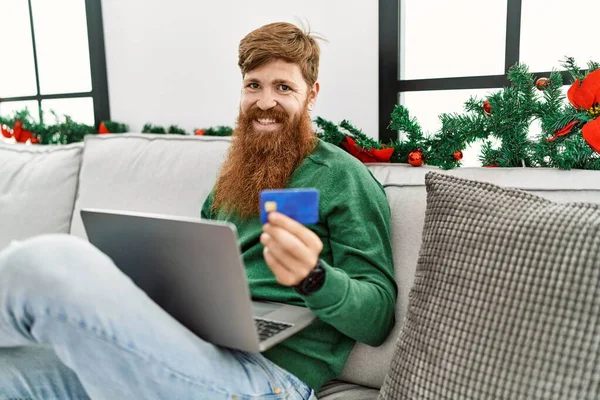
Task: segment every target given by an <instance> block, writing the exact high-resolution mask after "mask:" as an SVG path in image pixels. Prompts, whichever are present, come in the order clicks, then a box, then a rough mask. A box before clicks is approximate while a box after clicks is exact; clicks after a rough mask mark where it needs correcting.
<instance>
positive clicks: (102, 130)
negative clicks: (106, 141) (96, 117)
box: [98, 122, 110, 135]
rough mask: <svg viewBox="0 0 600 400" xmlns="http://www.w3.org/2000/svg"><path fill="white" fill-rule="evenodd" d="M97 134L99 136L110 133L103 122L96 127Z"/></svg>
mask: <svg viewBox="0 0 600 400" xmlns="http://www.w3.org/2000/svg"><path fill="white" fill-rule="evenodd" d="M98 133H99V134H101V135H103V134H106V133H110V131H109V130H108V128H107V127H106V124H105V123H104V122H100V126H98Z"/></svg>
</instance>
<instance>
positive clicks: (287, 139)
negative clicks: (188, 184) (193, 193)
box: [213, 106, 316, 219]
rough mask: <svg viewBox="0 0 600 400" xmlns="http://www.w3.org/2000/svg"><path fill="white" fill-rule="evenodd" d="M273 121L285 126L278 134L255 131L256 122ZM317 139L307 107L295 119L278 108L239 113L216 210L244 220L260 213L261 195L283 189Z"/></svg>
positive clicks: (219, 183) (218, 187) (220, 179)
mask: <svg viewBox="0 0 600 400" xmlns="http://www.w3.org/2000/svg"><path fill="white" fill-rule="evenodd" d="M261 118H265V119H274V120H275V121H276V122H278V123H281V124H282V128H281V130H279V131H277V132H256V131H255V129H254V127H253V121H255V120H256V119H261ZM315 146H316V136H315V133H314V131H313V129H312V122H311V119H310V116H309V114H308V109H307V108H306V106H305V107H304V110H303V111H302V113H301V114H300V115H299V117H297V118H295V119H293V120H292V119H290V118H289V117H288V115H287V114H286V113H285V112H284V111H283V110H279V109H270V110H267V111H263V110H261V109H259V108H258V107H253V108H251V109H250V110H249V111H248V112H247V113H246V114H243V113H242V111H241V110H240V114H239V116H238V123H237V126H236V129H235V131H234V132H233V140H232V143H231V147H230V148H229V153H228V155H227V159H226V160H225V162H224V164H223V166H222V168H221V171H220V173H219V177H218V178H217V183H216V185H215V193H214V199H213V211H217V210H218V209H220V208H222V209H223V210H225V211H226V212H228V213H229V212H233V213H235V214H237V215H238V216H239V217H241V218H242V219H246V218H248V217H252V216H256V215H258V214H259V194H260V191H261V190H264V189H282V188H285V187H286V185H287V184H288V182H289V180H290V177H291V176H292V173H293V172H294V171H295V169H296V168H297V167H298V165H299V164H300V163H301V162H302V160H304V158H305V157H306V156H307V155H309V154H310V153H312V152H313V150H314V148H315Z"/></svg>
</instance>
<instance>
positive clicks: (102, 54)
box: [0, 0, 110, 127]
mask: <svg viewBox="0 0 600 400" xmlns="http://www.w3.org/2000/svg"><path fill="white" fill-rule="evenodd" d="M27 3H28V6H29V23H30V26H31V40H32V48H33V61H34V65H35V80H36V92H37V94H35V95H31V96H17V97H4V98H2V97H0V104H1V103H3V102H9V101H25V100H36V101H37V105H38V112H39V115H38V116H39V118H40V121H41V120H42V111H41V104H42V103H41V102H42V100H49V99H72V98H81V97H91V98H92V99H93V102H94V123H95V126H96V127H97V126H98V125H99V124H100V122H102V121H108V120H110V107H109V101H108V78H107V73H106V51H105V47H104V25H103V21H102V4H101V0H85V10H86V11H85V13H86V19H87V34H88V46H89V52H90V54H89V57H90V74H91V78H92V90H91V91H89V92H77V93H52V94H40V79H39V68H38V59H37V49H36V41H35V29H34V25H33V12H32V6H31V0H27Z"/></svg>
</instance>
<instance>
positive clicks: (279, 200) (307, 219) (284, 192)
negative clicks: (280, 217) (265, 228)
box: [260, 189, 319, 224]
mask: <svg viewBox="0 0 600 400" xmlns="http://www.w3.org/2000/svg"><path fill="white" fill-rule="evenodd" d="M271 211H277V212H280V213H282V214H285V215H287V216H288V217H290V218H292V219H294V220H296V221H298V222H300V223H301V224H316V223H317V222H319V191H318V190H317V189H281V190H263V191H262V192H260V223H261V224H265V223H266V222H267V215H268V214H269V212H271Z"/></svg>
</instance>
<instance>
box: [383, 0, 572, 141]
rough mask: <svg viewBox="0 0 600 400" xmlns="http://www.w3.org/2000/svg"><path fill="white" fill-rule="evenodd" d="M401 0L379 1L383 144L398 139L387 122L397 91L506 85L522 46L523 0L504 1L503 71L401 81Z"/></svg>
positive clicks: (565, 77)
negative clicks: (504, 37) (505, 3)
mask: <svg viewBox="0 0 600 400" xmlns="http://www.w3.org/2000/svg"><path fill="white" fill-rule="evenodd" d="M401 1H402V0H379V140H380V141H381V142H384V143H389V142H390V141H391V140H397V139H398V137H397V132H396V131H393V130H391V129H389V128H388V125H389V123H390V114H391V113H392V111H393V110H394V106H395V105H396V104H397V103H398V95H399V94H400V93H403V92H413V91H426V90H456V89H490V88H501V87H505V86H507V85H508V78H507V76H508V70H509V68H510V67H512V66H513V65H515V64H516V63H517V62H519V53H520V46H521V11H522V0H507V14H506V46H505V53H504V54H505V56H504V74H502V75H485V76H462V77H452V78H429V79H406V80H402V79H400V78H399V77H400V52H401V49H400V40H399V37H400V22H401V18H402V16H401V15H400V10H401ZM532 73H533V75H534V76H535V78H536V79H537V78H538V77H542V76H549V75H550V71H541V72H532ZM562 75H563V81H564V82H568V81H569V79H570V74H569V73H568V72H566V71H562ZM409 111H410V110H409Z"/></svg>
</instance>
